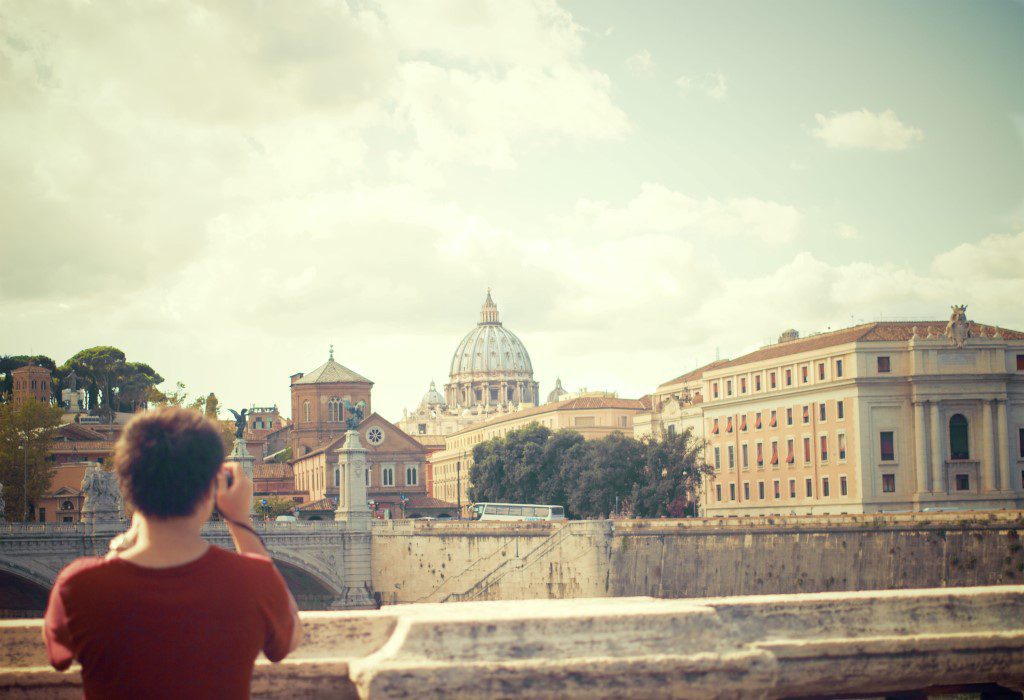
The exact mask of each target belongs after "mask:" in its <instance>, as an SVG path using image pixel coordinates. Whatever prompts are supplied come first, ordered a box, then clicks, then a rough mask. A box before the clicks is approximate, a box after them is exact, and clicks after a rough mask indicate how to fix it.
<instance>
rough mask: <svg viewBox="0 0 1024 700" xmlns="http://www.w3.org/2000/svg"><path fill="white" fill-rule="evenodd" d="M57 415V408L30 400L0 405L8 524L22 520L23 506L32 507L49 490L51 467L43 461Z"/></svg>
mask: <svg viewBox="0 0 1024 700" xmlns="http://www.w3.org/2000/svg"><path fill="white" fill-rule="evenodd" d="M61 413H62V411H61V409H60V408H59V407H57V406H49V405H47V404H45V403H42V402H41V401H35V400H31V399H30V400H28V401H25V402H23V403H22V404H21V405H19V406H15V405H14V404H13V403H3V404H0V483H2V484H3V485H4V500H5V502H6V509H5V515H6V517H7V519H8V520H24V519H25V516H26V510H25V508H24V504H25V503H26V502H27V503H28V504H32V503H34V502H35V501H36V500H37V499H38V498H39V497H40V496H41V495H42V494H44V493H46V491H47V489H49V488H50V481H51V480H52V479H53V474H54V466H53V463H52V462H49V461H47V459H46V458H47V455H48V453H49V449H50V444H51V443H52V442H53V438H54V435H55V434H56V432H57V428H59V427H60V417H61ZM23 485H25V486H26V488H23ZM23 494H24V495H25V498H23Z"/></svg>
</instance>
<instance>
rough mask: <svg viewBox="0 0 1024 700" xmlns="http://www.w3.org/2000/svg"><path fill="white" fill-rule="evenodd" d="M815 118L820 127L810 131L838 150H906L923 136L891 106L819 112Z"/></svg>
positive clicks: (922, 133)
mask: <svg viewBox="0 0 1024 700" xmlns="http://www.w3.org/2000/svg"><path fill="white" fill-rule="evenodd" d="M814 119H815V121H816V122H817V123H818V128H817V129H814V130H813V131H812V132H811V133H812V134H813V135H814V137H815V138H817V139H820V140H822V141H824V142H825V144H826V145H827V146H828V147H829V148H834V149H837V150H856V149H861V150H870V151H903V150H906V149H907V148H910V146H912V145H913V144H915V143H917V142H919V141H921V140H923V139H924V132H923V131H921V129H918V128H917V127H913V126H907V125H906V124H904V123H903V122H901V121H900V120H899V118H898V117H897V116H896V113H895V112H893V111H892V110H891V109H887V110H885V111H884V112H882V113H881V114H876V113H875V112H871V111H869V110H867V109H860V110H857V111H854V112H841V113H836V112H833V113H832V114H831V115H829V116H825V115H824V114H816V115H814Z"/></svg>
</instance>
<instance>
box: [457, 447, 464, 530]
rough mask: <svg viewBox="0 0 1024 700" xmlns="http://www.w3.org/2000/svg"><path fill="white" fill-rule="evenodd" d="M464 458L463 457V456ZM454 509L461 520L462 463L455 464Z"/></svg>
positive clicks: (459, 461) (458, 461)
mask: <svg viewBox="0 0 1024 700" xmlns="http://www.w3.org/2000/svg"><path fill="white" fill-rule="evenodd" d="M463 456H465V455H463ZM455 508H456V511H457V512H458V514H459V520H462V461H461V460H456V462H455Z"/></svg>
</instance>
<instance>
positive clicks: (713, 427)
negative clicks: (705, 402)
mask: <svg viewBox="0 0 1024 700" xmlns="http://www.w3.org/2000/svg"><path fill="white" fill-rule="evenodd" d="M711 434H712V435H718V419H717V418H715V419H713V420H712V421H711Z"/></svg>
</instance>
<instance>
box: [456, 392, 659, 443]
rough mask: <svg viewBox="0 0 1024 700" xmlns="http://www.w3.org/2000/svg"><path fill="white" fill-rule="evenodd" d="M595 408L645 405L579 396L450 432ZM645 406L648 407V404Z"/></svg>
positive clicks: (500, 416) (639, 401)
mask: <svg viewBox="0 0 1024 700" xmlns="http://www.w3.org/2000/svg"><path fill="white" fill-rule="evenodd" d="M595 408H625V409H632V410H634V411H642V410H644V408H645V406H644V404H643V401H641V400H640V399H616V398H611V397H609V396H580V397H578V398H575V399H569V400H568V401H555V402H553V403H546V404H544V405H543V406H534V407H533V408H526V409H523V410H522V411H515V412H513V413H502V414H500V415H498V416H497V417H495V418H491V419H490V420H486V421H481V422H480V423H474V424H473V425H470V426H467V427H465V428H463V429H462V430H458V431H456V432H454V433H452V435H462V434H463V433H467V432H470V431H472V430H476V429H478V428H482V427H485V426H492V425H498V424H500V423H505V422H507V421H510V420H516V419H517V418H528V417H530V416H537V415H541V414H544V413H552V412H554V411H573V410H580V409H595ZM647 408H649V406H648V407H647ZM449 437H450V436H449Z"/></svg>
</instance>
